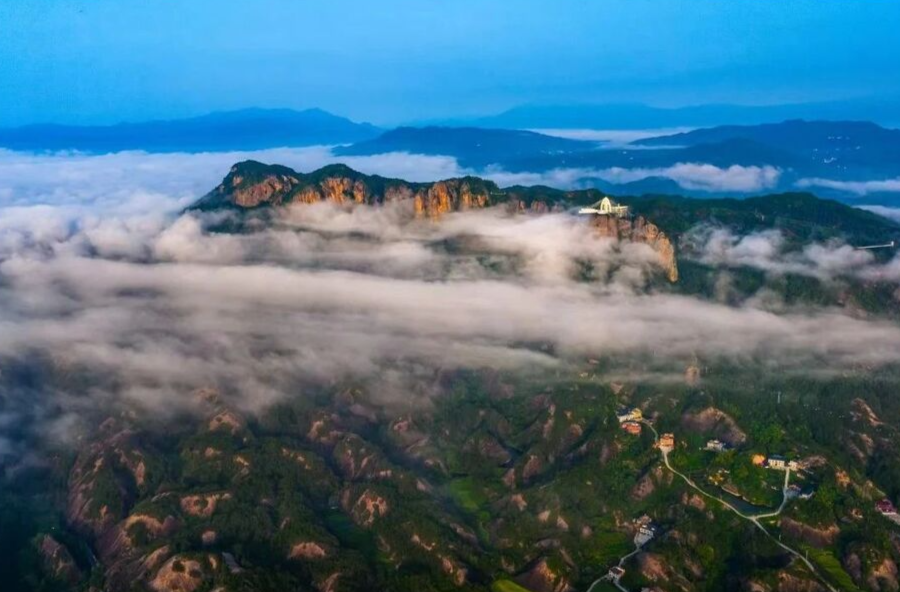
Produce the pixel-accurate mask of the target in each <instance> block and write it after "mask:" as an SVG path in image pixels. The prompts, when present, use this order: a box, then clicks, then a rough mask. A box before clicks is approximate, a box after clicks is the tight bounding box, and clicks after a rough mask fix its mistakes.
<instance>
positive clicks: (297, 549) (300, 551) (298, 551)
mask: <svg viewBox="0 0 900 592" xmlns="http://www.w3.org/2000/svg"><path fill="white" fill-rule="evenodd" d="M327 556H328V550H327V549H326V548H325V546H324V545H321V544H319V543H317V542H315V541H301V542H299V543H294V544H293V545H291V550H290V551H289V552H288V559H307V560H309V559H323V558H324V557H327Z"/></svg>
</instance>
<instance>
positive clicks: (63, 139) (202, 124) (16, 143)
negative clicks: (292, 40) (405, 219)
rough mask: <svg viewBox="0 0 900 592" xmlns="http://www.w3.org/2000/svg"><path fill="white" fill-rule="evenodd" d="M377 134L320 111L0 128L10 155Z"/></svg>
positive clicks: (216, 146) (205, 147)
mask: <svg viewBox="0 0 900 592" xmlns="http://www.w3.org/2000/svg"><path fill="white" fill-rule="evenodd" d="M380 132H381V130H380V129H379V128H377V127H375V126H373V125H371V124H368V123H356V122H353V121H351V120H349V119H347V118H344V117H340V116H337V115H334V114H332V113H329V112H327V111H324V110H322V109H315V108H313V109H306V110H302V111H295V110H292V109H260V108H251V109H240V110H236V111H219V112H214V113H209V114H206V115H200V116H197V117H189V118H183V119H171V120H156V121H145V122H122V123H117V124H112V125H101V126H80V125H63V124H33V125H27V126H21V127H13V128H0V147H3V148H7V149H12V150H38V151H40V150H81V151H85V152H109V151H121V150H146V151H148V152H199V151H221V150H254V149H265V148H278V147H289V146H310V145H317V144H340V143H349V142H356V141H361V140H365V139H368V138H371V137H374V136H376V135H377V134H378V133H380Z"/></svg>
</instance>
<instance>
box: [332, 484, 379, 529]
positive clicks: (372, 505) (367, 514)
mask: <svg viewBox="0 0 900 592" xmlns="http://www.w3.org/2000/svg"><path fill="white" fill-rule="evenodd" d="M341 505H342V506H343V507H344V510H345V511H347V512H348V513H349V514H350V516H351V518H353V521H354V522H356V523H357V524H358V525H360V526H363V527H366V528H368V527H370V526H372V524H373V523H374V522H375V520H376V519H377V518H381V517H383V516H385V515H387V514H388V512H389V511H390V508H391V507H390V504H389V503H388V501H387V500H386V499H385V498H384V497H382V496H381V495H379V494H378V493H376V492H375V491H373V490H371V489H366V490H364V491H363V492H362V494H361V495H360V496H359V497H357V498H355V499H354V496H353V494H352V492H351V491H350V490H349V489H348V490H345V491H344V493H343V494H342V495H341Z"/></svg>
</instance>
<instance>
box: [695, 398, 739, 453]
mask: <svg viewBox="0 0 900 592" xmlns="http://www.w3.org/2000/svg"><path fill="white" fill-rule="evenodd" d="M681 425H682V426H683V427H684V428H685V429H686V430H689V431H692V432H700V433H703V434H711V435H714V436H715V437H717V438H719V439H720V440H722V441H723V442H727V443H728V444H730V445H732V446H739V445H741V444H743V443H744V442H745V441H746V440H747V434H745V433H744V431H743V430H742V429H741V428H740V427H738V424H737V422H736V421H735V420H734V418H733V417H731V416H730V415H728V414H727V413H725V412H724V411H722V410H721V409H717V408H715V407H707V408H705V409H701V410H700V411H696V412H693V413H685V414H684V415H682V416H681Z"/></svg>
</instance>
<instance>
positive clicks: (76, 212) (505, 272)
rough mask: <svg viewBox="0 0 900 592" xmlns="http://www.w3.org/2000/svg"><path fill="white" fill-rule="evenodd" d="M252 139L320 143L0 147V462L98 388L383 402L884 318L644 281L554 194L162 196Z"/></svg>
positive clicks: (264, 155)
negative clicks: (226, 215) (441, 215)
mask: <svg viewBox="0 0 900 592" xmlns="http://www.w3.org/2000/svg"><path fill="white" fill-rule="evenodd" d="M251 157H252V158H255V159H258V160H262V161H266V162H277V163H281V164H285V165H288V166H292V167H294V168H297V169H298V170H302V171H308V170H312V169H314V168H317V167H319V166H321V165H323V164H326V163H328V162H331V161H332V160H333V158H332V157H331V155H330V152H329V151H328V150H327V149H301V150H269V151H264V152H258V153H252V154H251V153H224V154H196V155H185V154H169V155H160V154H156V155H148V154H141V153H122V154H113V155H104V156H85V155H77V154H70V155H64V154H53V155H22V154H15V153H0V384H2V388H0V462H2V459H3V458H7V459H13V458H16V456H17V455H18V454H20V453H21V450H18V449H17V445H16V442H19V441H21V440H22V438H23V437H24V436H28V435H29V433H30V432H31V431H35V432H37V431H40V432H41V433H44V432H48V433H52V434H54V435H56V436H58V437H59V438H62V439H63V440H65V439H66V438H71V437H73V435H74V434H77V433H79V431H80V429H82V428H83V427H85V426H87V427H89V426H90V425H91V422H92V421H95V420H96V418H97V417H98V415H103V414H109V413H113V412H115V411H117V410H122V409H126V410H137V411H141V410H146V411H151V412H153V413H155V414H162V415H165V414H167V413H173V412H178V411H186V410H189V408H190V407H191V405H192V404H193V398H192V397H190V396H188V393H190V392H191V391H192V390H193V389H196V388H199V387H204V386H215V387H218V388H220V389H222V390H223V392H225V394H226V395H227V396H228V397H230V400H231V401H232V403H233V404H234V405H235V406H237V407H239V408H241V409H243V410H245V411H248V412H252V411H255V410H258V409H261V408H265V407H266V406H268V405H271V404H272V403H274V402H277V401H281V400H284V399H285V398H286V397H296V396H303V392H304V389H305V388H307V387H308V386H309V385H314V384H336V383H338V382H341V381H353V380H358V381H365V382H366V384H368V385H370V388H371V389H372V392H373V399H374V400H375V401H376V402H380V403H382V404H384V405H400V406H402V405H410V404H427V401H428V400H429V398H430V397H432V396H434V395H435V392H434V386H433V385H434V382H435V381H434V376H435V372H436V371H438V370H452V369H458V368H496V369H507V370H517V369H529V370H533V369H536V368H558V367H561V366H565V365H566V364H568V363H570V362H571V361H572V360H577V359H579V358H584V357H588V356H589V357H597V356H603V355H636V356H653V357H654V358H655V359H656V360H657V361H660V360H662V361H665V360H671V362H672V364H673V366H675V367H683V364H684V360H687V359H690V358H692V357H693V356H695V355H699V356H703V357H709V358H715V357H720V356H726V357H729V358H734V359H753V360H764V361H767V360H770V361H772V362H773V363H775V362H777V363H778V364H779V365H781V366H784V367H789V368H797V369H803V368H811V367H815V366H816V365H822V366H827V367H828V368H829V369H831V370H840V369H842V368H848V367H850V366H853V365H856V364H860V363H865V364H881V363H890V362H896V361H900V327H897V326H896V325H894V324H891V323H885V322H881V321H869V320H865V319H859V318H854V317H851V316H848V315H847V314H844V313H843V312H841V311H839V310H832V309H792V310H777V311H776V310H773V309H771V308H769V307H766V306H765V305H763V304H762V303H757V302H749V303H747V304H745V305H742V306H730V305H726V304H723V303H720V302H716V301H713V300H701V299H697V298H691V297H686V296H681V295H677V294H676V293H673V292H671V291H666V290H654V289H649V287H648V286H649V285H648V281H649V278H650V277H651V276H652V275H653V274H654V273H655V272H656V271H657V259H656V255H655V253H654V252H653V251H652V250H651V249H650V248H649V247H647V246H644V245H637V244H617V243H615V242H613V241H610V240H603V239H598V238H596V237H595V235H594V234H593V232H592V230H591V228H590V227H589V226H588V225H587V224H586V223H585V221H584V220H583V219H580V218H577V217H574V216H570V215H568V214H553V215H545V216H511V215H508V214H507V213H506V212H505V211H503V210H499V209H498V210H487V211H478V212H469V213H462V214H453V215H449V216H447V217H446V218H445V219H444V220H443V221H442V222H440V223H432V222H426V221H422V220H417V219H415V218H414V217H413V216H412V212H411V211H410V209H409V206H408V204H407V205H405V206H404V205H402V204H401V205H395V206H390V207H387V206H386V207H366V206H359V207H347V208H343V207H336V206H334V205H330V204H318V205H312V206H308V205H306V206H294V207H290V208H286V209H284V210H283V211H280V212H277V213H275V214H274V215H273V217H272V219H270V220H267V223H266V225H265V226H264V227H262V228H261V229H260V230H259V231H257V232H253V233H248V234H221V233H216V232H212V231H210V227H211V225H215V224H217V223H220V222H222V219H221V216H219V215H208V214H207V215H200V214H196V213H184V208H185V207H186V206H188V205H189V204H191V203H192V202H193V201H194V200H196V199H197V198H199V197H200V196H201V195H203V194H204V193H205V192H206V191H208V190H209V189H211V188H212V187H214V186H215V185H216V184H217V183H218V182H219V181H220V180H221V178H222V177H223V176H224V175H225V174H226V173H227V171H228V169H229V168H230V166H231V165H232V164H233V163H234V162H235V161H239V160H242V159H245V158H251ZM342 160H343V161H344V162H347V163H348V164H349V165H350V166H352V167H354V168H357V169H359V170H362V171H364V172H367V173H379V174H382V175H386V176H394V177H402V178H407V179H412V180H423V181H424V180H433V179H436V178H443V177H447V176H452V175H454V174H457V172H458V171H456V170H455V169H454V168H453V166H455V165H453V166H450V165H448V163H447V161H446V159H444V158H442V157H427V156H415V157H408V156H406V157H403V158H400V157H398V156H397V155H382V156H374V157H355V158H345V159H342ZM448 166H449V168H448ZM696 237H697V240H699V241H700V244H701V248H700V249H699V253H700V255H699V257H701V258H702V260H703V261H704V262H705V263H708V264H710V265H715V266H727V265H733V264H742V265H750V266H755V267H759V268H762V269H766V270H767V271H771V272H773V273H784V272H806V271H808V272H809V273H811V274H815V275H818V276H820V277H824V276H823V274H831V275H835V274H840V273H842V270H848V269H850V270H855V271H854V273H863V270H866V269H869V270H872V269H875V268H876V264H875V263H874V261H872V260H871V259H869V255H866V254H859V252H858V251H852V249H851V250H849V251H848V250H847V249H846V248H845V247H844V246H841V245H819V246H815V245H814V246H811V247H809V248H808V249H806V250H804V251H803V252H802V253H800V254H785V253H784V252H783V250H782V249H781V246H782V245H781V242H780V241H781V239H780V238H779V237H778V236H777V235H774V234H765V233H764V234H760V235H754V236H750V237H735V236H732V235H729V234H727V233H724V231H720V230H715V229H706V230H698V231H697V235H696ZM798 270H799V271H798ZM585 275H587V276H589V277H591V278H593V281H588V282H585V281H583V278H584V277H585ZM898 275H900V274H898ZM892 277H894V278H895V279H896V276H892ZM825 362H827V364H826V363H825ZM679 365H680V366H679ZM17 376H24V377H26V378H27V380H21V381H20V380H18V379H17V378H16V377H17ZM60 376H65V377H72V379H71V380H70V379H68V378H67V379H60V378H59V377H60Z"/></svg>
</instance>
